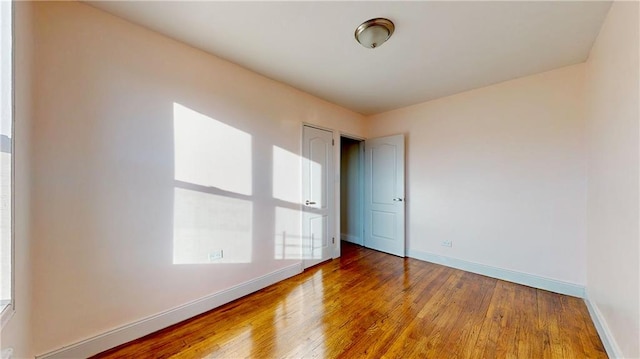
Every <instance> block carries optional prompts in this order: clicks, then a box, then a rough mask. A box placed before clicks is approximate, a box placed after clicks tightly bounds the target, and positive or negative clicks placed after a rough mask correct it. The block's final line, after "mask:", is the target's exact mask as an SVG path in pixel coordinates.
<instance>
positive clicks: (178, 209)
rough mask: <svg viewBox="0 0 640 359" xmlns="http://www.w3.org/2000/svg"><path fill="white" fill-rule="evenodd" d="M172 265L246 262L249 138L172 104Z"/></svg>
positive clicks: (248, 252) (249, 217) (248, 254)
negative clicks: (173, 171)
mask: <svg viewBox="0 0 640 359" xmlns="http://www.w3.org/2000/svg"><path fill="white" fill-rule="evenodd" d="M173 114H174V118H173V127H174V151H175V153H174V155H175V177H174V179H175V181H176V182H175V183H176V185H175V188H174V203H173V263H174V264H195V263H249V262H251V259H252V257H251V256H252V243H253V242H252V241H253V229H252V226H253V201H252V198H251V197H250V196H251V192H252V188H251V186H252V181H251V172H252V170H251V167H252V163H251V155H252V154H251V150H252V149H251V136H250V135H249V134H247V133H245V132H243V131H240V130H238V129H236V128H233V127H231V126H229V125H227V124H224V123H222V122H220V121H218V120H214V119H213V118H211V117H208V116H206V115H203V114H201V113H199V112H196V111H194V110H191V109H189V108H187V107H185V106H182V105H180V104H178V103H174V104H173Z"/></svg>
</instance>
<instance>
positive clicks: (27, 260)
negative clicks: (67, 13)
mask: <svg viewBox="0 0 640 359" xmlns="http://www.w3.org/2000/svg"><path fill="white" fill-rule="evenodd" d="M14 9H15V10H14V11H15V16H14V21H15V22H14V31H15V38H14V46H15V47H14V56H15V57H14V68H15V70H14V71H15V75H14V80H15V82H14V83H15V87H14V96H15V107H14V118H15V128H14V133H15V137H14V146H15V152H14V160H15V174H14V175H15V177H14V178H15V186H14V187H15V188H14V196H15V197H14V201H15V212H14V220H15V223H14V232H15V249H14V255H15V257H14V260H15V303H16V304H15V314H14V316H13V317H12V318H11V320H9V322H8V323H7V325H6V326H5V327H4V328H2V333H1V334H0V346H1V347H2V349H6V348H13V350H14V358H26V357H33V354H34V353H33V351H32V344H33V343H32V331H31V328H32V326H31V320H32V318H33V315H32V295H31V283H32V272H31V266H32V264H33V261H32V259H31V249H32V244H33V240H32V237H31V223H30V220H31V210H30V208H31V205H30V203H31V199H30V184H31V178H32V176H31V170H30V164H31V153H30V146H31V139H30V137H31V134H30V133H31V125H32V122H31V117H32V113H33V112H32V108H33V105H34V104H33V96H32V93H31V90H32V87H31V83H32V80H33V75H32V61H33V52H32V51H33V42H32V40H31V39H32V30H31V29H32V11H31V10H32V7H31V5H30V4H29V3H26V2H15V3H14Z"/></svg>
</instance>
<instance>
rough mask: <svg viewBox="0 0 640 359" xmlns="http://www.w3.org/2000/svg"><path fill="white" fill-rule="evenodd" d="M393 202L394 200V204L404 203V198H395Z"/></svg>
mask: <svg viewBox="0 0 640 359" xmlns="http://www.w3.org/2000/svg"><path fill="white" fill-rule="evenodd" d="M393 200H394V202H402V201H403V199H402V198H394V199H393Z"/></svg>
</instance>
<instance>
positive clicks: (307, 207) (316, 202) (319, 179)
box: [302, 126, 335, 268]
mask: <svg viewBox="0 0 640 359" xmlns="http://www.w3.org/2000/svg"><path fill="white" fill-rule="evenodd" d="M302 143H303V148H302V157H303V159H302V161H303V164H302V181H303V182H302V183H303V186H302V188H303V189H302V200H303V206H302V207H303V213H302V233H303V235H302V258H303V262H304V268H309V267H311V266H314V265H316V264H318V263H321V262H324V261H326V260H328V259H331V257H332V255H333V250H332V249H333V244H332V235H333V208H334V207H333V201H334V190H333V186H334V171H335V169H334V166H333V157H334V153H333V133H332V132H331V131H327V130H321V129H318V128H315V127H310V126H304V127H303V135H302Z"/></svg>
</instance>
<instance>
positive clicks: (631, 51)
mask: <svg viewBox="0 0 640 359" xmlns="http://www.w3.org/2000/svg"><path fill="white" fill-rule="evenodd" d="M638 12H639V4H638V2H615V3H614V4H613V6H612V7H611V10H610V12H609V15H608V16H607V18H606V20H605V23H604V25H603V26H602V30H601V31H600V34H599V36H598V39H597V40H596V42H595V45H594V47H593V48H592V50H591V54H590V56H589V60H588V61H587V65H586V66H587V86H586V87H587V101H586V104H587V119H588V121H587V123H588V153H589V155H588V179H589V186H588V200H587V203H588V207H587V208H588V230H587V233H588V241H587V246H588V255H587V293H588V297H589V300H590V301H591V304H592V306H593V307H595V308H596V311H597V312H598V313H599V315H600V316H601V318H600V319H601V321H602V322H603V324H604V325H605V326H606V327H608V330H609V331H610V333H611V334H612V336H613V338H614V340H615V343H613V345H614V350H615V351H616V352H617V354H618V355H621V357H624V358H638V357H640V341H639V338H640V239H639V238H640V237H639V236H640V233H639V225H640V223H639V216H640V212H639V210H638V203H639V202H638V200H639V196H638V195H639V192H638V185H639V176H638V172H639V170H638V168H639V165H640V156H639V154H638V151H639V150H640V147H639V146H640V142H639V141H638V136H639V134H638V131H639V130H640V127H639V121H640V116H639V107H640V102H639V101H640V100H639V98H640V92H639V90H638V87H639V85H638V81H640V72H639V69H638V67H639V66H640V61H639V58H638V52H639V50H640V48H639V41H640V38H639V36H638V31H639V30H638V28H639V27H640V22H639V16H638Z"/></svg>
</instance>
